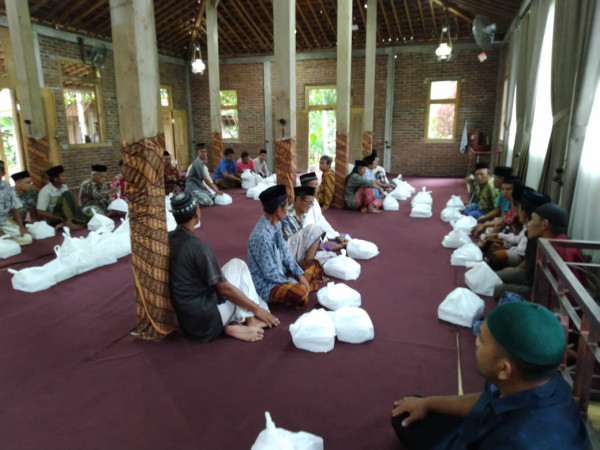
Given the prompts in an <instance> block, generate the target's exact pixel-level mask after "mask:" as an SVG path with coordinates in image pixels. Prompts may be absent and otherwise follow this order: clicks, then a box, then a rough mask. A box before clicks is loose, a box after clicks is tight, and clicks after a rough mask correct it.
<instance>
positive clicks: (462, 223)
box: [450, 216, 477, 234]
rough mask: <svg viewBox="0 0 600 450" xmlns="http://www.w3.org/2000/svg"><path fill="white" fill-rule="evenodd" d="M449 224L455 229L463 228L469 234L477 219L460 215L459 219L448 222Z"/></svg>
mask: <svg viewBox="0 0 600 450" xmlns="http://www.w3.org/2000/svg"><path fill="white" fill-rule="evenodd" d="M450 225H452V228H454V229H455V230H463V231H465V232H466V233H467V234H469V233H470V232H471V230H472V229H473V228H474V227H475V226H476V225H477V219H476V218H475V217H471V216H462V217H461V218H460V219H458V220H456V221H454V222H450Z"/></svg>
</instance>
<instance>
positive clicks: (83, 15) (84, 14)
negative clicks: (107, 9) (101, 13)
mask: <svg viewBox="0 0 600 450" xmlns="http://www.w3.org/2000/svg"><path fill="white" fill-rule="evenodd" d="M101 6H106V4H105V3H103V2H101V1H97V2H96V3H93V4H92V5H90V6H89V7H88V8H87V9H85V10H84V11H83V12H82V13H81V14H80V15H79V17H78V19H79V20H78V21H79V23H80V27H81V28H83V29H87V28H88V24H90V23H93V22H94V20H95V19H96V18H93V19H92V20H88V21H87V22H84V19H85V18H86V17H87V16H89V15H90V14H93V13H94V12H95V11H96V10H97V9H98V8H100V7H101ZM109 17H110V14H109ZM109 22H110V20H109ZM109 34H110V23H109Z"/></svg>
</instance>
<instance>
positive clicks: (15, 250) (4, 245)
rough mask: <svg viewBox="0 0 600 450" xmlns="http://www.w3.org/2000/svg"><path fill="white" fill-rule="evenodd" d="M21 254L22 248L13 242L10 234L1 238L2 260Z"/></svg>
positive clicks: (0, 250)
mask: <svg viewBox="0 0 600 450" xmlns="http://www.w3.org/2000/svg"><path fill="white" fill-rule="evenodd" d="M19 253H21V246H20V245H19V244H17V243H16V242H15V241H13V240H12V239H11V237H10V235H8V234H3V235H2V236H0V258H2V259H6V258H10V257H11V256H15V255H18V254H19Z"/></svg>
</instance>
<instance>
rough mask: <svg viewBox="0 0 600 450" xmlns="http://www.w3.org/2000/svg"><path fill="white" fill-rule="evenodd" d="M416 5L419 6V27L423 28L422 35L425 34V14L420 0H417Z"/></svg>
mask: <svg viewBox="0 0 600 450" xmlns="http://www.w3.org/2000/svg"><path fill="white" fill-rule="evenodd" d="M417 6H418V7H419V17H420V18H421V28H422V29H423V36H425V33H426V32H427V28H426V27H425V16H424V15H423V6H422V5H421V0H417Z"/></svg>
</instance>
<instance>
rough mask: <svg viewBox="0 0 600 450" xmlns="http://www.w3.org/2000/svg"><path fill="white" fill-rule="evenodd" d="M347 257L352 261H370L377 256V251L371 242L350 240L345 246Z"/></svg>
mask: <svg viewBox="0 0 600 450" xmlns="http://www.w3.org/2000/svg"><path fill="white" fill-rule="evenodd" d="M346 251H347V252H348V256H349V257H350V258H354V259H371V258H375V257H376V256H377V255H379V249H378V248H377V245H375V244H374V243H373V242H369V241H365V240H363V239H356V238H355V239H350V241H348V243H347V244H346Z"/></svg>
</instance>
